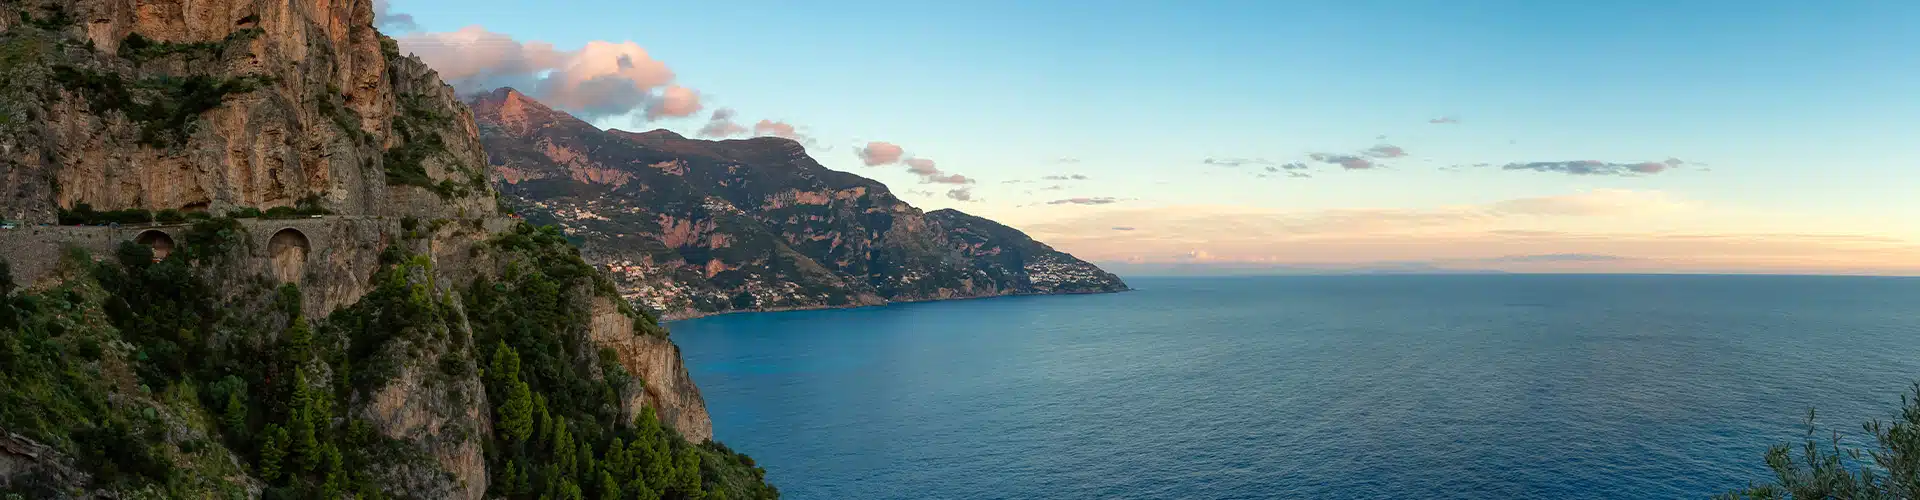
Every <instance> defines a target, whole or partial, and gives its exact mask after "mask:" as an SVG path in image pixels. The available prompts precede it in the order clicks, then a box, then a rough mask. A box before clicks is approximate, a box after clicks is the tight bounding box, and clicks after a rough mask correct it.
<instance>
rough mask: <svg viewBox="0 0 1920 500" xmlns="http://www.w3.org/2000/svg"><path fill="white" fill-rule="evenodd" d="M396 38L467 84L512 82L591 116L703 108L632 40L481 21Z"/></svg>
mask: <svg viewBox="0 0 1920 500" xmlns="http://www.w3.org/2000/svg"><path fill="white" fill-rule="evenodd" d="M396 40H397V41H398V42H399V44H400V48H401V50H403V51H405V52H409V53H412V54H414V55H417V56H419V57H420V59H421V60H422V61H425V62H426V63H427V65H428V66H430V67H432V68H433V69H434V70H435V71H437V72H439V73H440V77H441V79H443V80H446V81H447V82H448V83H449V84H452V85H453V86H454V87H455V88H457V89H460V90H461V91H462V92H477V91H485V90H492V89H495V88H498V87H509V86H510V87H514V88H516V89H519V90H520V91H521V92H525V93H527V94H528V95H532V96H533V97H534V98H535V99H539V100H540V101H541V102H544V103H546V104H549V105H552V106H554V107H558V108H561V109H565V110H567V111H570V112H573V113H576V114H579V115H581V116H582V117H583V118H587V119H595V118H603V117H608V116H619V115H626V114H629V113H632V112H634V111H637V110H650V109H656V108H657V109H658V112H657V114H656V115H654V116H684V115H688V114H692V113H693V112H694V111H698V110H699V100H698V97H697V93H696V92H694V91H692V90H691V89H686V88H684V87H679V90H674V89H675V88H676V87H669V86H668V85H669V84H670V83H672V82H673V80H674V73H673V70H671V69H668V68H667V65H666V63H664V62H661V61H659V60H656V59H654V58H653V57H652V56H650V55H648V54H647V50H646V49H644V48H641V47H640V45H638V44H635V43H633V42H620V43H614V42H607V41H599V40H595V41H591V42H587V44H586V45H585V46H583V47H581V48H580V49H578V50H559V49H557V48H555V47H554V46H553V44H550V43H546V42H540V41H526V42H522V41H519V40H515V39H514V38H513V37H512V36H510V35H506V34H503V33H495V32H492V31H488V30H487V29H486V28H484V27H481V26H477V25H476V26H468V27H465V28H461V29H459V30H457V31H452V32H445V33H412V34H407V35H402V36H400V37H399V38H397V39H396ZM656 90H663V92H662V93H658V94H656V93H655V92H656Z"/></svg>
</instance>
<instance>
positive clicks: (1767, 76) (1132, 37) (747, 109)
mask: <svg viewBox="0 0 1920 500" xmlns="http://www.w3.org/2000/svg"><path fill="white" fill-rule="evenodd" d="M392 9H393V10H394V11H396V12H405V13H409V14H412V15H413V16H414V17H415V19H417V20H418V22H419V24H420V28H421V29H422V30H424V31H451V30H454V29H457V28H461V27H463V26H468V25H481V26H484V27H485V28H486V29H487V30H489V31H493V32H498V33H504V34H508V35H511V36H513V37H515V38H516V39H519V40H522V41H528V40H540V41H545V42H549V43H552V44H554V45H555V46H557V47H559V48H561V49H563V50H564V49H570V48H576V47H579V46H582V45H584V44H586V43H588V42H589V41H593V40H606V41H613V42H621V41H632V42H634V43H637V44H638V45H639V46H641V47H644V48H645V50H646V51H647V52H648V53H649V54H650V55H651V56H652V57H653V58H655V59H657V60H660V61H663V62H665V63H666V64H667V65H668V66H670V67H671V68H672V70H673V71H674V73H675V74H676V75H677V79H676V83H677V84H680V85H685V86H688V87H692V88H695V89H698V90H699V92H701V94H702V101H703V103H704V104H705V105H706V106H707V107H708V108H709V109H711V108H714V107H728V108H733V109H737V110H738V111H739V112H740V115H741V116H742V118H743V119H745V120H747V121H748V122H749V123H751V121H753V120H758V119H761V118H767V119H776V120H784V121H787V122H790V123H793V124H796V125H800V126H801V127H803V130H805V131H807V132H809V133H810V134H811V135H812V136H814V137H816V138H817V139H818V140H819V141H821V142H820V144H821V146H823V147H816V150H815V152H814V153H815V154H814V155H815V156H816V157H817V158H819V159H820V160H821V161H822V163H825V164H826V165H828V166H829V167H833V168H836V169H841V170H848V171H853V172H856V173H861V174H863V175H867V176H869V177H873V178H876V179H879V180H881V181H884V182H887V183H888V184H889V185H892V186H894V188H895V190H896V191H901V192H906V191H914V190H919V189H921V186H918V185H916V182H915V177H914V176H912V175H910V174H906V173H904V172H903V171H901V170H900V169H898V168H892V169H888V168H876V167H865V166H862V165H861V164H860V163H859V161H858V159H857V158H856V157H855V156H854V153H853V151H854V146H855V145H857V144H862V143H865V142H866V141H876V140H877V141H888V142H891V143H895V144H899V145H901V146H904V147H905V148H906V149H907V151H908V152H909V153H910V154H912V155H916V156H920V157H924V158H930V159H935V160H937V161H938V163H939V165H940V166H941V168H942V169H944V170H946V171H949V172H957V173H962V174H965V175H967V176H969V177H973V178H976V179H979V182H980V184H978V185H977V187H976V188H975V191H976V193H975V196H976V201H974V202H964V203H963V202H958V201H954V200H949V199H946V198H945V197H943V196H938V195H934V196H921V195H916V194H911V193H910V194H907V195H905V196H906V197H907V199H908V200H909V201H912V202H914V203H915V204H916V205H919V206H922V207H926V208H938V207H945V206H954V207H958V208H961V209H963V210H968V211H971V212H976V213H981V214H983V215H988V216H991V217H996V218H999V219H1004V220H1008V221H1010V222H1013V223H1016V225H1021V224H1033V225H1038V226H1040V227H1045V228H1052V230H1053V231H1055V232H1056V234H1054V236H1056V237H1060V239H1063V240H1066V241H1080V240H1077V239H1075V235H1074V234H1070V233H1073V232H1074V231H1076V230H1078V231H1094V230H1107V229H1109V228H1078V229H1076V228H1075V227H1076V226H1075V223H1074V221H1075V220H1078V219H1089V217H1090V216H1092V215H1099V214H1103V213H1105V212H1113V211H1121V212H1128V211H1131V212H1128V213H1136V214H1142V213H1158V212H1153V211H1156V210H1157V211H1159V212H1166V211H1182V210H1185V211H1189V212H1190V211H1193V210H1196V209H1192V208H1181V207H1197V206H1215V207H1230V209H1228V210H1224V212H1236V213H1238V212H1240V211H1243V210H1242V209H1246V210H1262V211H1270V212H1276V213H1285V214H1292V215H1294V216H1312V215H1313V214H1315V213H1319V212H1318V211H1329V210H1332V211H1340V210H1400V211H1409V210H1411V211H1418V210H1443V209H1449V208H1448V207H1460V206H1489V205H1492V204H1497V203H1500V202H1501V201H1503V200H1514V199H1524V198H1535V197H1552V196H1586V195H1590V194H1591V193H1593V192H1595V190H1601V191H1602V192H1609V193H1612V192H1622V191H1631V192H1635V193H1640V194H1649V193H1651V194H1653V195H1657V196H1659V197H1662V199H1674V200H1684V201H1685V202H1686V203H1684V204H1683V205H1685V206H1686V207H1688V208H1685V209H1680V210H1681V211H1680V212H1679V213H1667V214H1665V215H1660V216H1658V218H1657V220H1652V221H1651V222H1650V221H1649V219H1648V217H1653V216H1649V215H1647V214H1630V215H1623V216H1620V217H1614V216H1611V215H1609V216H1607V217H1604V219H1606V220H1598V219H1594V218H1591V217H1588V218H1584V219H1582V220H1580V221H1565V222H1566V223H1564V224H1561V223H1554V222H1539V221H1535V222H1533V223H1532V224H1534V225H1540V226H1550V227H1552V228H1554V229H1564V228H1576V229H1577V230H1578V231H1581V232H1583V234H1599V233H1601V232H1607V233H1609V234H1611V233H1615V232H1620V231H1629V230H1641V231H1643V232H1644V231H1648V230H1650V229H1646V228H1648V227H1649V226H1650V225H1651V226H1660V225H1661V224H1667V223H1671V224H1677V225H1676V226H1674V227H1671V228H1665V229H1662V230H1665V231H1669V232H1672V231H1687V232H1700V231H1709V230H1711V231H1719V232H1729V233H1740V234H1763V233H1765V234H1774V233H1781V234H1786V233H1791V234H1804V233H1823V234H1824V233H1845V234H1853V235H1871V236H1876V237H1891V238H1902V239H1905V238H1911V237H1913V236H1916V235H1917V234H1916V233H1915V232H1914V230H1913V229H1910V226H1913V224H1911V223H1910V222H1911V221H1914V220H1920V202H1915V201H1912V200H1913V198H1914V196H1912V193H1914V192H1916V188H1920V183H1916V182H1914V181H1912V180H1910V179H1912V177H1911V176H1910V175H1907V174H1908V172H1911V171H1913V169H1914V167H1916V166H1917V165H1915V163H1916V162H1915V160H1914V158H1916V154H1915V153H1920V151H1916V149H1920V147H1917V146H1915V144H1920V141H1916V140H1914V138H1920V57H1916V56H1915V55H1914V52H1913V48H1914V47H1920V30H1914V29H1913V27H1914V26H1920V4H1916V3H1913V2H1898V1H1883V2H1733V1H1689V2H1653V1H1610V2H1539V1H1445V2H1443V1H1339V2H1334V1H1328V2H1285V1H1283V2H1171V1H1169V2H1102V3H1098V4H1094V3H1088V2H1010V1H979V2H867V1H852V2H830V5H828V2H806V3H802V2H771V1H734V2H724V3H701V2H680V3H658V4H649V3H635V2H612V1H604V2H603V1H579V2H564V3H562V2H542V3H532V2H511V1H498V0H493V1H488V0H482V1H474V0H461V1H457V2H456V1H447V0H395V1H394V2H393V7H392ZM430 62H432V61H430ZM1442 116H1450V117H1457V118H1458V120H1459V123H1458V124H1431V123H1429V122H1428V121H1429V120H1430V119H1433V118H1439V117H1442ZM599 123H602V124H605V125H608V126H614V127H621V128H651V127H667V128H673V129H676V130H681V131H683V132H690V131H691V130H694V129H697V128H699V127H700V125H701V124H702V123H704V119H702V118H699V117H689V118H681V119H666V120H661V121H656V122H654V123H651V124H642V125H636V124H634V123H632V120H630V119H624V118H610V119H603V120H599ZM1379 136H1385V139H1379V138H1378V137H1379ZM1377 144H1391V145H1395V146H1399V147H1401V148H1404V149H1405V150H1406V151H1407V153H1408V156H1407V157H1405V158H1396V159H1392V160H1388V161H1385V163H1386V164H1388V165H1390V167H1388V168H1379V169H1370V170H1350V171H1343V170H1342V169H1340V168H1338V167H1337V166H1330V165H1316V166H1315V167H1314V169H1313V170H1312V172H1313V175H1314V177H1313V178H1284V177H1281V178H1273V177H1269V178H1259V177H1256V176H1255V173H1256V171H1257V169H1258V167H1257V166H1243V167H1238V168H1225V167H1217V166H1208V165H1203V164H1201V160H1203V159H1205V158H1208V157H1242V158H1265V159H1270V160H1272V161H1274V162H1276V163H1280V162H1291V161H1302V160H1305V159H1306V155H1307V154H1308V153H1312V152H1326V153H1353V152H1356V151H1360V150H1363V149H1365V148H1368V147H1372V146H1375V145H1377ZM826 147H830V148H831V150H827V149H826ZM1061 157H1071V158H1077V159H1079V160H1080V162H1079V163H1077V164H1060V163H1057V162H1055V161H1053V160H1054V159H1057V158H1061ZM1667 158H1679V159H1683V160H1685V161H1687V162H1690V163H1692V162H1704V163H1705V164H1706V166H1704V167H1702V166H1700V165H1695V164H1689V165H1687V166H1685V167H1682V168H1677V169H1673V170H1670V171H1667V172H1664V173H1660V174H1657V175H1642V176H1576V175H1567V174H1561V173H1551V172H1535V171H1503V170H1500V169H1499V168H1497V167H1494V168H1465V169H1457V170H1443V169H1442V168H1441V167H1444V166H1448V165H1471V164H1475V163H1491V164H1494V165H1501V164H1505V163H1509V162H1533V161H1566V160H1589V159H1591V160H1601V161H1607V162H1625V163H1635V162H1644V161H1660V160H1664V159H1667ZM1060 173H1079V174H1084V175H1087V176H1089V177H1091V178H1092V179H1091V180H1088V181H1080V182H1072V183H1047V184H1033V185H1028V184H1001V181H1006V180H1027V179H1036V178H1038V177H1040V176H1042V175H1047V174H1060ZM1052 184H1063V185H1062V188H1063V189H1061V190H1058V191H1034V192H1032V193H1029V192H1028V190H1033V189H1036V188H1038V187H1044V186H1048V185H1052ZM927 191H939V190H933V189H927ZM1070 197H1115V198H1119V199H1122V200H1123V201H1121V202H1119V203H1114V204H1111V205H1103V206H1097V207H1088V206H1077V205H1065V206H1061V205H1046V204H1045V203H1044V202H1046V201H1050V200H1055V199H1065V198H1070ZM1036 203H1037V204H1038V206H1035V204H1036ZM1676 206H1679V205H1676ZM1182 213H1185V212H1182ZM1675 221H1680V222H1675ZM1576 222H1577V223H1576ZM1683 222H1684V223H1683ZM1085 224H1093V223H1092V222H1085V223H1084V224H1081V225H1085ZM1654 229H1661V228H1658V227H1655V228H1654ZM1636 234H1638V233H1636ZM1647 234H1652V233H1647ZM1091 236H1098V237H1099V238H1090V239H1088V241H1091V240H1093V239H1102V240H1104V239H1107V238H1109V237H1110V236H1111V235H1105V234H1098V235H1091ZM1191 243H1193V244H1194V246H1204V244H1205V243H1206V242H1204V241H1196V242H1191ZM1089 244H1091V243H1089ZM1435 244H1443V242H1435ZM1122 246H1124V245H1122ZM1576 247H1577V245H1574V246H1570V247H1568V248H1566V249H1565V250H1566V251H1569V252H1572V251H1582V250H1583V249H1581V248H1576ZM1169 248H1171V247H1169ZM1485 250H1487V251H1494V250H1495V249H1485ZM1239 252H1240V253H1246V252H1247V251H1239ZM1096 253H1103V255H1105V254H1111V255H1107V256H1108V257H1109V258H1116V259H1118V258H1134V256H1128V255H1124V252H1108V251H1106V250H1097V251H1096ZM1189 253H1191V252H1189ZM1213 253H1218V252H1213ZM1253 253H1254V254H1257V253H1258V252H1257V251H1253ZM1249 255H1251V254H1249ZM1139 257H1140V258H1147V259H1149V260H1151V258H1152V257H1151V256H1139ZM1408 257H1409V258H1415V257H1418V256H1417V255H1409V256H1408ZM1649 258H1651V257H1649ZM1675 262H1677V261H1675Z"/></svg>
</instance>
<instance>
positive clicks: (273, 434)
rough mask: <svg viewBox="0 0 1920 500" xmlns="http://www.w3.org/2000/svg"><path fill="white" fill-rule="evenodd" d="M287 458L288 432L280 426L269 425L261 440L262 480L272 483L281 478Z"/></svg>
mask: <svg viewBox="0 0 1920 500" xmlns="http://www.w3.org/2000/svg"><path fill="white" fill-rule="evenodd" d="M286 456H287V430H286V429H283V428H281V427H280V425H279V424H267V429H266V432H265V433H264V434H263V436H262V438H261V439H260V478H261V479H265V480H266V481H267V482H269V483H271V482H273V481H274V480H277V479H279V478H280V472H281V470H280V466H281V462H282V461H283V460H284V459H285V458H286Z"/></svg>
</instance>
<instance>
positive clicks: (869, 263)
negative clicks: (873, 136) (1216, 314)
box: [470, 89, 1126, 318]
mask: <svg viewBox="0 0 1920 500" xmlns="http://www.w3.org/2000/svg"><path fill="white" fill-rule="evenodd" d="M470 104H471V105H472V107H473V110H474V115H475V119H476V122H477V123H478V125H479V129H480V135H481V141H482V143H483V144H484V145H485V147H486V150H487V154H488V156H489V163H490V164H491V165H492V167H491V168H492V171H493V177H494V178H495V179H496V180H497V181H498V182H497V183H498V187H499V189H500V191H501V193H502V194H503V195H505V196H506V198H507V199H508V201H509V202H510V203H511V204H514V205H516V208H517V209H518V210H519V212H520V213H522V214H524V215H526V216H527V217H528V218H530V219H534V220H535V221H536V222H541V223H553V224H558V225H560V226H561V227H563V228H564V229H565V231H566V234H568V235H569V237H571V238H574V239H575V240H576V242H577V243H579V244H580V245H581V247H582V248H583V254H584V255H585V257H586V258H587V260H588V262H592V263H594V264H596V265H598V266H601V267H603V268H605V269H607V270H609V271H611V272H612V274H613V275H614V277H615V280H616V281H617V282H618V285H619V286H620V288H621V293H622V295H624V296H626V297H628V298H629V299H630V300H634V301H636V302H638V303H642V304H645V305H648V306H651V307H653V308H654V309H656V310H659V311H661V312H662V313H663V314H664V315H665V316H666V317H668V318H686V317H693V316H700V315H704V314H711V313H718V312H727V311H739V310H780V309H806V308H821V307H848V306H860V305H873V304H883V303H886V302H890V301H920V300H938V299H949V298H968V297H987V296H996V295H1015V294H1032V293H1089V292H1108V291H1118V290H1125V289H1126V284H1125V283H1123V282H1122V281H1120V279H1119V278H1117V277H1115V276H1113V275H1112V274H1108V273H1106V272H1105V271H1101V270H1100V269H1099V268H1098V267H1096V266H1094V265H1092V264H1088V263H1086V262H1085V261H1081V260H1079V259H1075V258H1073V257H1072V256H1071V255H1067V254H1065V253H1061V252H1057V251H1054V250H1053V249H1052V248H1049V247H1047V246H1046V245H1042V244H1040V243H1038V242H1035V241H1033V240H1032V239H1030V238H1027V236H1026V235H1025V234H1022V233H1020V232H1019V231H1017V230H1013V229H1012V228H1008V227H1006V226H1003V225H1000V224H998V223H994V222H992V221H988V220H986V219H981V218H978V217H973V216H970V215H966V214H964V213H960V212H958V211H951V210H943V211H939V212H935V213H932V214H926V213H922V212H921V211H920V210H919V209H917V208H914V207H913V206H912V205H909V204H907V203H906V202H904V201H901V200H900V199H899V198H896V197H894V196H893V194H892V192H891V191H889V190H888V189H887V187H886V186H885V185H883V184H881V183H879V182H877V181H874V180H872V179H867V178H864V177H860V176H858V175H854V174H849V173H845V172H839V171H834V170H829V169H827V168H826V167H823V166H821V165H820V164H819V163H818V162H815V161H814V160H813V158H811V157H808V156H807V153H806V150H805V148H804V147H802V146H801V145H800V144H799V143H797V142H794V141H791V140H787V139H781V138H773V137H761V138H754V139H741V140H724V141H707V140H696V139H688V138H685V137H682V136H680V135H679V134H675V133H673V132H671V131H667V130H655V131H651V132H644V133H635V132H627V131H622V130H600V129H598V128H596V127H594V126H592V125H590V124H588V123H587V122H585V121H582V120H580V119H578V118H575V117H573V116H571V115H568V114H566V113H564V112H560V111H557V110H554V109H552V108H549V107H547V106H545V105H543V104H541V103H539V102H537V101H535V100H533V99H532V98H529V97H527V96H526V95H524V94H521V93H519V92H517V91H515V90H513V89H500V90H496V91H494V92H491V93H487V94H484V95H480V96H477V97H475V98H474V99H473V101H472V102H471V103H470Z"/></svg>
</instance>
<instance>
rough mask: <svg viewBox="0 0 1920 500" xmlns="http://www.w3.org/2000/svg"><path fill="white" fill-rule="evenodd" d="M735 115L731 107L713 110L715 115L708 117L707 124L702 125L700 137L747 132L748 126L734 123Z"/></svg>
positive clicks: (726, 135)
mask: <svg viewBox="0 0 1920 500" xmlns="http://www.w3.org/2000/svg"><path fill="white" fill-rule="evenodd" d="M734 115H735V113H734V111H733V110H732V109H730V108H720V109H715V110H713V115H712V116H710V117H708V118H707V124H706V125H704V126H702V127H700V132H698V133H699V135H700V137H713V138H724V137H733V136H737V135H742V134H746V133H747V128H746V127H743V126H741V125H740V124H739V123H734V121H733V117H734Z"/></svg>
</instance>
